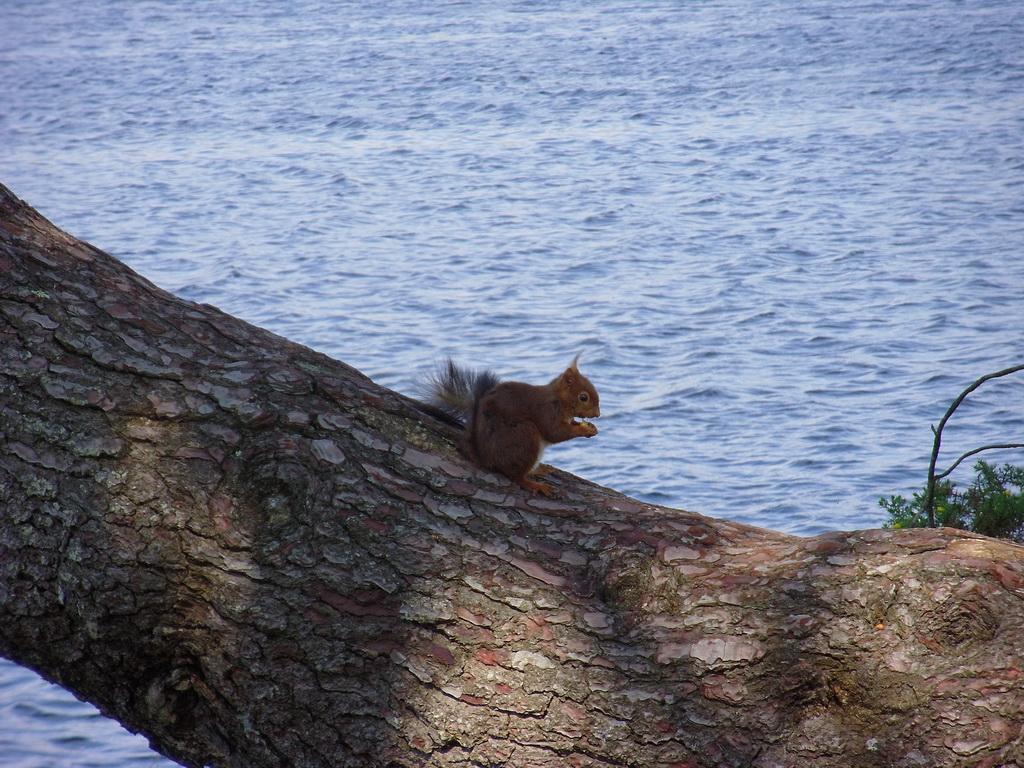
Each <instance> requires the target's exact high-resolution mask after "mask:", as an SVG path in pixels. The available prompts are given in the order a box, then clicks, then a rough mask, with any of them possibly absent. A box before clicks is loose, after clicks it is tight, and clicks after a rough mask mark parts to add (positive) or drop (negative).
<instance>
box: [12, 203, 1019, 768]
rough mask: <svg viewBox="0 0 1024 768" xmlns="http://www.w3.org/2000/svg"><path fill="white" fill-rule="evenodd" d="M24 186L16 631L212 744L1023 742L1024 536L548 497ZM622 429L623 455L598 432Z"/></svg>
mask: <svg viewBox="0 0 1024 768" xmlns="http://www.w3.org/2000/svg"><path fill="white" fill-rule="evenodd" d="M454 445H455V435H454V434H453V433H452V432H451V431H450V430H449V429H448V428H447V427H445V426H444V425H442V424H440V423H438V422H435V421H434V420H433V419H431V418H430V417H428V416H426V415H425V414H423V413H422V412H421V411H419V410H418V409H417V407H416V403H415V402H414V401H411V400H409V399H407V398H405V397H402V396H401V395H399V394H396V393H394V392H390V391H388V390H386V389H383V388H381V387H379V386H377V385H375V384H374V383H373V382H371V381H370V380H369V379H367V378H366V377H364V376H362V375H361V374H359V373H358V372H357V371H355V370H353V369H352V368H349V367H348V366H346V365H344V364H343V363H340V362H338V361H335V360H332V359H329V358H327V357H325V356H324V355H321V354H318V353H316V352H313V351H311V350H309V349H306V348H304V347H302V346H299V345H297V344H293V343H291V342H289V341H287V340H285V339H282V338H280V337H277V336H274V335H273V334H270V333H268V332H266V331H263V330H260V329H258V328H255V327H253V326H251V325H248V324H246V323H244V322H242V321H240V320H237V319H235V318H232V317H229V316H227V315H225V314H223V313H221V312H219V311H218V310H216V309H215V308H213V307H209V306H203V305H196V304H193V303H190V302H187V301H183V300H181V299H178V298H176V297H174V296H171V295H169V294H167V293H166V292H164V291H162V290H160V289H158V288H156V287H154V286H153V285H152V284H150V283H149V282H148V281H146V280H145V279H143V278H141V277H139V276H138V275H136V274H135V273H133V272H132V271H131V270H129V269H128V268H127V267H125V266H124V265H122V264H120V263H119V262H117V261H116V260H114V259H112V258H111V257H109V256H107V255H106V254H104V253H102V252H100V251H99V250H97V249H95V248H93V247H92V246H89V245H88V244H86V243H83V242H81V241H78V240H76V239H75V238H73V237H70V236H69V235H66V234H64V233H63V232H61V231H60V230H58V229H56V228H55V227H54V226H53V225H51V224H50V223H49V222H47V221H46V220H45V219H43V218H42V217H41V216H39V214H38V213H36V212H35V211H34V210H32V209H31V208H29V207H28V206H27V205H25V204H23V203H22V202H20V201H18V200H17V199H16V198H15V197H14V196H13V195H12V194H10V192H8V191H7V190H6V189H3V188H0V653H3V654H4V655H5V656H8V657H9V658H12V659H14V660H16V661H18V662H19V663H22V664H25V665H28V666H30V667H33V668H34V669H37V670H39V671H40V672H41V673H42V674H44V675H45V676H46V677H48V678H50V679H52V680H55V681H57V682H59V683H60V684H62V685H64V686H65V687H67V688H68V689H70V690H71V691H73V692H75V693H76V694H77V695H79V696H81V697H82V698H85V699H88V700H89V701H92V702H94V703H96V704H97V705H98V706H99V707H100V708H101V709H102V710H103V711H105V712H106V713H108V714H110V715H112V716H114V717H116V718H117V719H119V720H120V721H121V722H123V723H124V724H125V725H127V726H128V727H129V728H131V729H133V730H137V731H141V732H142V733H145V734H146V735H147V736H148V737H149V738H150V739H151V741H152V743H153V744H154V746H155V747H156V748H157V749H159V750H160V751H162V752H163V753H165V754H167V755H169V756H171V757H173V758H174V759H176V760H178V761H180V762H182V763H183V764H185V765H190V766H202V765H212V766H245V767H246V768H252V767H253V766H279V765H301V766H333V767H337V766H424V767H425V766H432V767H436V766H440V767H442V768H443V767H445V766H505V767H507V768H540V767H541V766H551V767H552V768H554V767H555V766H558V767H559V768H561V767H562V766H634V767H637V768H648V767H650V768H654V767H655V766H657V767H659V768H664V767H666V766H675V767H676V768H682V766H764V767H767V766H808V765H813V766H822V767H825V766H843V767H844V768H846V767H847V766H917V765H929V766H953V765H978V766H981V765H1005V764H1009V763H1011V762H1013V761H1014V760H1019V759H1020V757H1021V754H1022V740H1021V739H1022V736H1021V721H1020V717H1019V713H1020V711H1021V705H1022V703H1024V702H1022V698H1024V694H1022V693H1021V688H1020V686H1019V677H1020V659H1021V658H1022V655H1024V654H1022V651H1024V635H1022V634H1021V632H1020V631H1019V629H1020V627H1021V625H1022V621H1024V599H1022V598H1024V556H1022V552H1024V550H1022V549H1021V548H1020V547H1018V546H1015V545H1012V544H1008V543H1005V542H1001V541H994V540H989V539H985V538H983V537H979V536H975V535H971V534H966V533H964V532H961V531H951V530H912V531H879V530H876V531H864V532H859V533H834V534H828V535H824V536H818V537H814V538H810V539H801V538H796V537H793V536H786V535H782V534H779V533H774V532H770V531H764V530H759V529H755V528H751V527H747V526H743V525H738V524H735V523H730V522H726V521H720V520H712V519H709V518H705V517H702V516H700V515H696V514H693V513H689V512H684V511H679V510H670V509H664V508H660V507H656V506H653V505H649V504H643V503H640V502H637V501H635V500H632V499H629V498H626V497H623V496H621V495H619V494H617V493H615V492H613V491H611V490H608V489H605V488H601V487H598V486H595V485H592V484H589V483H587V482H585V481H583V480H580V479H578V478H574V477H571V476H568V475H566V474H564V473H555V474H554V475H553V476H552V479H553V480H554V482H555V485H556V492H555V496H554V497H553V498H551V499H542V498H537V497H533V496H530V495H529V494H527V493H526V492H524V491H522V490H521V489H519V488H518V487H515V486H512V485H511V484H510V483H509V482H508V481H506V480H505V479H504V478H501V477H498V476H494V475H490V474H487V473H482V472H480V471H478V470H477V469H475V468H474V467H473V466H472V465H470V464H469V463H468V462H467V461H465V460H464V459H463V458H462V457H461V456H460V455H459V454H458V452H457V451H456V450H455V448H454ZM599 449H600V448H599V445H598V444H595V445H594V450H599Z"/></svg>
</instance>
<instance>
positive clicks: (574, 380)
mask: <svg viewBox="0 0 1024 768" xmlns="http://www.w3.org/2000/svg"><path fill="white" fill-rule="evenodd" d="M579 359H580V356H579V355H576V357H574V358H573V360H572V364H571V365H570V366H569V367H568V368H566V369H565V371H564V372H563V373H562V375H561V376H559V377H558V380H557V381H558V392H559V396H560V399H561V400H562V402H563V403H564V404H565V406H566V407H567V408H568V409H569V410H571V411H572V413H573V415H574V416H581V417H583V418H588V419H596V418H597V417H598V416H600V415H601V407H600V398H599V397H598V396H597V390H596V389H594V385H593V384H591V383H590V379H588V378H587V377H586V376H584V375H583V374H582V373H580V369H579V367H578V365H577V363H578V362H579Z"/></svg>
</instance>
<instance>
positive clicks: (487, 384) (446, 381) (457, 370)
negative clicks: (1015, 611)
mask: <svg viewBox="0 0 1024 768" xmlns="http://www.w3.org/2000/svg"><path fill="white" fill-rule="evenodd" d="M498 384H499V379H498V377H497V375H495V373H494V372H493V371H487V370H484V371H475V370H473V369H472V368H467V367H465V366H461V365H457V364H456V363H455V361H454V360H452V359H451V358H450V357H449V358H448V359H447V360H445V361H444V362H443V363H440V364H439V365H438V366H437V368H435V369H434V370H433V371H432V372H431V373H430V374H428V375H427V377H426V379H425V381H424V382H423V385H422V389H423V390H424V396H425V398H424V402H425V403H426V404H427V405H428V406H430V407H431V408H432V409H435V410H437V411H440V412H441V413H443V414H445V415H447V416H449V417H451V418H453V419H456V420H457V421H459V422H461V423H463V424H464V423H465V422H466V421H467V420H468V419H469V416H470V414H472V413H473V411H474V410H475V409H476V404H477V403H478V402H479V401H480V398H482V397H483V396H484V395H486V394H487V393H488V392H489V391H490V390H492V389H494V387H496V386H497V385H498Z"/></svg>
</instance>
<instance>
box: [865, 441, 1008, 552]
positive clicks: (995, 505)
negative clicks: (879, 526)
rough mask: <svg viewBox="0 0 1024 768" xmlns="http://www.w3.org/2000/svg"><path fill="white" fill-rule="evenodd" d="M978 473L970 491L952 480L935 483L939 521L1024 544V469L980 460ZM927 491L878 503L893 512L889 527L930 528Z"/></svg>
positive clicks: (975, 467) (890, 497)
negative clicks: (925, 501) (926, 508)
mask: <svg viewBox="0 0 1024 768" xmlns="http://www.w3.org/2000/svg"><path fill="white" fill-rule="evenodd" d="M974 471H975V472H976V473H977V474H976V475H975V478H974V480H973V481H972V482H971V484H970V486H968V488H967V490H965V491H961V490H960V489H958V488H957V487H956V485H955V484H954V483H952V482H950V481H949V480H940V481H939V482H937V483H936V484H935V522H936V524H938V525H943V526H947V527H950V528H962V529H964V530H967V531H974V532H975V533H981V534H984V535H985V536H994V537H998V538H1004V539H1011V540H1013V541H1020V542H1024V467H1014V466H1012V465H1010V464H1005V465H1003V466H1002V467H1001V468H1000V467H996V466H994V465H992V464H989V463H988V462H985V461H979V462H977V463H976V464H975V465H974ZM924 497H925V491H921V492H920V493H915V494H914V497H913V499H911V500H910V501H907V499H905V498H904V497H902V496H899V495H893V496H888V497H884V498H881V499H879V500H878V503H879V504H880V505H881V506H882V508H884V509H885V511H886V512H888V513H889V521H888V522H887V523H886V524H885V526H884V527H885V528H923V527H925V526H926V525H928V519H927V517H926V515H925V511H924V500H925V499H924Z"/></svg>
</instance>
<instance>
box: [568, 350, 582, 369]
mask: <svg viewBox="0 0 1024 768" xmlns="http://www.w3.org/2000/svg"><path fill="white" fill-rule="evenodd" d="M582 354H583V353H582V352H577V353H576V357H574V358H573V359H572V364H571V365H570V366H569V370H570V371H576V373H579V372H580V369H579V368H578V367H577V365H576V363H578V362H579V361H580V355H582Z"/></svg>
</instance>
